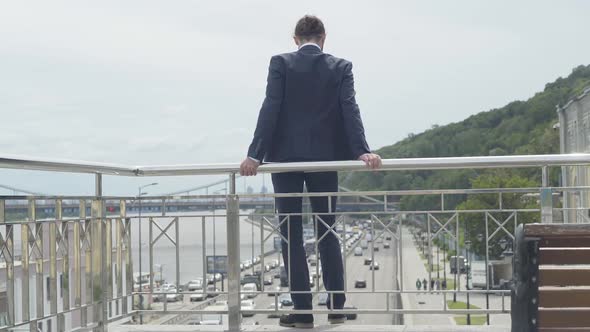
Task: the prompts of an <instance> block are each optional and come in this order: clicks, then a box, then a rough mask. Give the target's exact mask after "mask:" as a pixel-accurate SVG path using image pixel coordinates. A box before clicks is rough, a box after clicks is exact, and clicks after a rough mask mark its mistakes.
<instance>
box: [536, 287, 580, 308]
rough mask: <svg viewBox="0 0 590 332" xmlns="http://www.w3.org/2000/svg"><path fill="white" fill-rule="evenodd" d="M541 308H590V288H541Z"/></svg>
mask: <svg viewBox="0 0 590 332" xmlns="http://www.w3.org/2000/svg"><path fill="white" fill-rule="evenodd" d="M539 307H544V308H572V307H575V308H583V307H587V308H590V288H564V287H540V288H539Z"/></svg>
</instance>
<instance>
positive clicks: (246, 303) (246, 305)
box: [241, 300, 256, 317]
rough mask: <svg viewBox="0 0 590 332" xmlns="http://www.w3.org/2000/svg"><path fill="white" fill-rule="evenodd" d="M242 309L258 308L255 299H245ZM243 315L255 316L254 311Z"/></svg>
mask: <svg viewBox="0 0 590 332" xmlns="http://www.w3.org/2000/svg"><path fill="white" fill-rule="evenodd" d="M241 309H242V311H248V310H254V309H256V305H255V304H254V301H253V300H243V301H242V303H241ZM242 316H244V317H252V316H254V313H253V312H249V313H242Z"/></svg>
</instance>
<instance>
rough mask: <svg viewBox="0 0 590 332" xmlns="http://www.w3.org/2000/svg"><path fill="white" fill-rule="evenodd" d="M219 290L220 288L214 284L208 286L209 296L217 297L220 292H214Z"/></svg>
mask: <svg viewBox="0 0 590 332" xmlns="http://www.w3.org/2000/svg"><path fill="white" fill-rule="evenodd" d="M217 292H219V288H215V286H214V285H209V286H207V297H215V296H217V295H219V294H214V293H217Z"/></svg>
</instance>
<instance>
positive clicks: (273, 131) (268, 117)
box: [248, 45, 370, 162]
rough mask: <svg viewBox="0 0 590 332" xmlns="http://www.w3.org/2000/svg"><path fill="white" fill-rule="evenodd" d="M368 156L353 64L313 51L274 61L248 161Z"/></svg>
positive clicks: (311, 49) (314, 48)
mask: <svg viewBox="0 0 590 332" xmlns="http://www.w3.org/2000/svg"><path fill="white" fill-rule="evenodd" d="M369 151H370V150H369V146H368V145H367V142H366V139H365V132H364V128H363V122H362V120H361V116H360V112H359V107H358V105H357V104H356V100H355V91H354V78H353V76H352V63H350V62H349V61H346V60H343V59H339V58H336V57H334V56H332V55H329V54H325V53H323V52H322V51H321V50H320V49H319V48H317V47H315V46H313V45H308V46H304V47H302V48H301V49H299V50H298V51H297V52H292V53H286V54H280V55H276V56H273V57H272V58H271V60H270V67H269V72H268V82H267V86H266V98H265V99H264V103H263V104H262V108H261V109H260V114H259V116H258V123H257V125H256V131H255V132H254V139H253V140H252V144H250V148H249V149H248V156H249V157H252V158H254V159H257V160H259V161H263V160H264V161H266V162H288V161H328V160H351V159H357V158H358V157H359V156H360V155H362V154H364V153H368V152H369Z"/></svg>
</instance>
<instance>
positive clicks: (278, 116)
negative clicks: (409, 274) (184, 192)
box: [240, 15, 381, 328]
mask: <svg viewBox="0 0 590 332" xmlns="http://www.w3.org/2000/svg"><path fill="white" fill-rule="evenodd" d="M293 38H294V40H295V43H296V44H297V46H298V47H299V49H298V51H296V52H292V53H286V54H280V55H276V56H273V57H272V58H271V60H270V67H269V73H268V80H267V87H266V98H265V99H264V103H263V104H262V108H261V110H260V114H259V116H258V123H257V125H256V131H255V132H254V139H253V140H252V144H251V145H250V148H249V149H248V157H247V158H246V159H245V160H244V161H243V162H242V164H241V167H240V174H242V175H246V176H248V175H256V169H257V167H258V166H259V165H260V163H261V162H301V161H333V160H357V159H358V160H362V161H364V162H365V163H366V165H367V166H368V167H370V168H373V169H376V168H379V167H380V166H381V158H380V157H379V156H378V155H376V154H373V153H371V151H370V150H369V146H368V144H367V142H366V140H365V133H364V128H363V123H362V120H361V117H360V112H359V107H358V105H357V104H356V100H355V91H354V79H353V75H352V64H351V63H350V62H349V61H346V60H344V59H339V58H336V57H334V56H332V55H329V54H326V53H324V52H323V47H324V41H325V38H326V33H325V29H324V25H323V23H322V21H321V20H320V19H318V18H317V17H315V16H308V15H306V16H304V17H303V18H301V19H300V20H299V21H298V22H297V25H296V27H295V35H294V37H293ZM272 182H273V185H274V191H275V193H302V192H303V185H304V184H305V186H306V188H307V191H308V192H337V191H338V174H337V173H336V172H310V173H306V172H291V173H275V174H272ZM310 202H311V205H312V210H313V212H314V213H317V215H315V217H314V222H315V229H316V236H317V238H318V239H320V238H321V240H320V241H319V242H318V248H319V253H320V259H321V264H322V265H321V266H322V270H323V282H324V286H325V288H326V290H328V291H342V290H343V289H344V277H343V275H344V272H343V264H342V254H341V252H340V243H339V240H338V238H337V237H336V236H335V235H334V234H333V233H332V232H330V231H329V228H330V227H331V226H332V225H333V224H334V222H335V218H334V215H333V214H328V213H330V212H334V211H336V197H332V199H328V197H311V198H310ZM330 203H331V207H329V206H328V205H329V204H330ZM276 206H277V210H278V212H279V220H283V218H285V216H287V215H288V217H287V221H285V222H283V223H282V224H281V233H282V234H283V236H284V237H285V238H287V239H288V241H289V242H288V243H287V242H285V241H283V242H282V249H283V250H282V252H283V261H284V262H285V267H286V269H287V271H288V273H289V274H290V276H291V284H290V287H291V291H309V290H310V287H309V271H308V267H307V261H306V255H305V250H304V247H303V234H302V233H303V229H302V218H301V215H300V214H301V209H302V198H301V197H281V198H277V199H276ZM293 214H299V215H293ZM322 237H323V238H322ZM289 253H290V256H291V257H288V255H289ZM289 262H290V265H289ZM291 297H292V299H293V303H294V307H295V309H302V310H306V309H307V310H309V309H311V308H312V295H311V294H301V293H300V294H292V295H291ZM344 302H345V295H344V293H333V295H332V296H331V297H330V298H329V300H328V303H327V305H328V308H330V307H331V308H334V309H342V308H343V306H344ZM328 320H329V321H330V323H332V324H336V323H342V322H344V321H345V320H346V316H345V315H342V314H329V315H328ZM280 324H281V325H282V326H289V327H297V328H311V327H313V315H310V314H297V315H288V316H283V317H281V320H280Z"/></svg>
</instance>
